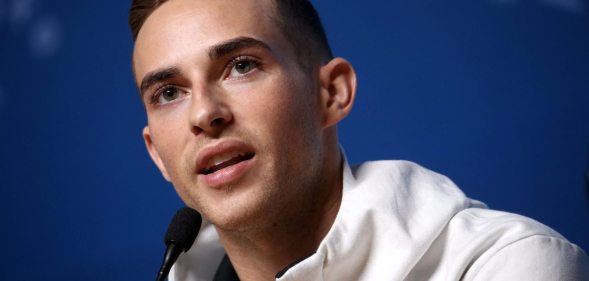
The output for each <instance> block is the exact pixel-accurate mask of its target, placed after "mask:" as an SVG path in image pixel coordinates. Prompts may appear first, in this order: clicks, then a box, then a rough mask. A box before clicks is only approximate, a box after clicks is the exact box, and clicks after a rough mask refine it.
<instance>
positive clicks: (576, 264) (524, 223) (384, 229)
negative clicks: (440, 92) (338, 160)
mask: <svg viewBox="0 0 589 281" xmlns="http://www.w3.org/2000/svg"><path fill="white" fill-rule="evenodd" d="M343 173H344V174H343V189H344V192H343V198H342V203H341V206H340V210H339V212H338V214H337V217H336V219H335V222H334V224H333V226H332V227H331V229H330V231H329V232H328V234H327V235H326V236H325V238H324V239H323V241H322V242H321V244H320V245H319V247H318V249H317V251H316V253H315V254H313V255H311V256H310V257H308V258H306V259H304V260H302V261H301V262H299V263H297V264H295V265H294V266H292V267H290V268H289V269H288V270H287V271H286V273H284V274H283V275H282V276H280V277H279V278H277V279H276V280H279V281H287V280H288V281H291V280H293V281H294V280H299V281H302V280H305V281H306V280H309V281H311V280H317V281H320V280H326V281H327V280H329V281H379V280H411V281H413V280H415V281H425V280H444V281H450V280H465V281H466V280H515V281H520V280H535V281H538V280H551V281H552V280H558V281H568V280H571V281H572V280H589V261H588V259H587V256H586V254H585V253H584V252H583V250H581V249H580V248H579V247H578V246H576V245H574V244H572V243H570V242H568V241H567V240H566V239H565V238H563V237H562V236H561V235H559V234H558V233H556V232H555V231H554V230H552V229H550V228H548V227H546V226H544V225H542V224H540V223H538V222H536V221H534V220H532V219H529V218H526V217H523V216H519V215H515V214H511V213H505V212H499V211H493V210H489V209H487V208H486V206H485V205H484V204H483V203H481V202H478V201H475V200H472V199H469V198H467V197H466V196H465V195H464V194H463V193H462V192H461V191H460V189H458V187H456V185H454V183H453V182H452V181H450V180H449V179H448V178H446V177H445V176H442V175H440V174H437V173H434V172H432V171H429V170H427V169H424V168H423V167H420V166H418V165H416V164H414V163H411V162H406V161H375V162H366V163H363V164H361V165H358V166H355V167H350V166H349V165H348V164H347V162H346V163H345V164H344V169H343ZM223 255H224V251H223V248H222V246H221V245H220V243H219V241H218V237H217V235H216V233H215V230H214V228H213V227H212V226H211V225H205V226H203V229H202V231H201V234H200V235H199V237H198V239H197V242H196V243H195V246H193V247H192V249H191V250H190V251H189V252H188V253H186V254H185V255H184V256H182V257H181V258H180V259H179V260H178V262H177V264H176V265H175V266H174V268H173V269H172V271H171V274H170V281H204V280H206V281H209V280H213V276H214V273H215V271H216V269H217V267H218V265H219V262H220V261H221V258H222V257H223Z"/></svg>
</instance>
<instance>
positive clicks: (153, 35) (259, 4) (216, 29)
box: [133, 0, 289, 78]
mask: <svg viewBox="0 0 589 281" xmlns="http://www.w3.org/2000/svg"><path fill="white" fill-rule="evenodd" d="M272 16H273V7H272V4H271V3H270V1H269V0H238V1H236V0H171V1H168V2H166V3H164V4H163V5H162V6H160V7H159V8H157V9H156V10H155V11H154V12H153V13H152V14H151V15H150V16H149V17H148V18H147V19H146V21H145V23H144V24H143V26H142V28H141V30H140V31H139V34H138V36H137V40H136V42H135V49H134V52H133V60H134V68H135V71H136V76H137V77H136V78H139V77H141V73H145V72H147V71H149V69H152V68H157V67H165V66H167V65H170V64H173V63H174V61H178V60H180V59H186V58H187V57H186V56H191V57H194V56H198V55H199V54H200V55H203V54H204V53H206V51H207V49H208V48H209V47H210V46H213V45H215V44H218V43H219V42H223V41H227V40H229V39H233V38H236V37H251V38H256V39H259V40H261V41H264V42H266V43H267V44H268V45H271V46H272V47H273V48H288V47H289V46H288V44H286V40H284V36H283V35H282V34H281V32H280V31H279V29H278V28H277V25H276V23H275V21H273V20H272Z"/></svg>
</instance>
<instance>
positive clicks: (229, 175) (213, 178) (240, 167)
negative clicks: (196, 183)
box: [199, 156, 256, 188]
mask: <svg viewBox="0 0 589 281" xmlns="http://www.w3.org/2000/svg"><path fill="white" fill-rule="evenodd" d="M255 158H256V157H255V156H254V158H252V159H248V160H245V161H241V162H239V163H237V164H235V165H231V166H229V167H225V168H223V169H221V170H219V171H216V172H214V173H212V174H208V175H202V174H201V175H199V177H200V178H201V179H202V180H203V181H204V182H205V184H206V185H207V186H210V187H213V188H217V187H221V186H223V185H227V184H230V183H233V182H235V181H236V180H238V179H239V178H240V177H242V176H243V174H245V172H247V170H249V169H250V167H251V166H252V165H253V163H254V159H255Z"/></svg>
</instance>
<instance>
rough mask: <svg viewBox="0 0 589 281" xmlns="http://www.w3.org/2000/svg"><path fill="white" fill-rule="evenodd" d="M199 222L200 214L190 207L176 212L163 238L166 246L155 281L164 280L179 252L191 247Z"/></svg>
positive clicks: (200, 219) (200, 221) (198, 229)
mask: <svg viewBox="0 0 589 281" xmlns="http://www.w3.org/2000/svg"><path fill="white" fill-rule="evenodd" d="M201 223H202V218H201V216H200V214H199V213H198V212H197V211H195V210H193V209H191V208H188V207H184V208H181V209H180V210H178V211H177V212H176V215H175V216H174V218H173V219H172V222H170V225H169V226H168V232H166V237H165V238H164V243H166V247H167V248H166V253H165V254H164V260H163V262H162V266H161V267H160V271H159V273H158V274H157V279H156V281H164V279H166V277H168V273H169V272H170V269H171V268H172V265H173V264H174V263H175V262H176V260H177V259H178V257H179V256H180V254H182V253H183V252H187V251H188V250H189V249H190V247H192V244H193V243H194V240H195V239H196V236H197V235H198V232H199V231H200V224H201Z"/></svg>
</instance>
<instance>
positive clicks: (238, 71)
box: [228, 57, 260, 78]
mask: <svg viewBox="0 0 589 281" xmlns="http://www.w3.org/2000/svg"><path fill="white" fill-rule="evenodd" d="M229 67H230V71H229V75H228V78H240V77H243V76H245V75H247V74H249V73H250V72H252V71H255V70H256V69H258V68H259V67H260V64H259V63H258V61H256V60H255V59H253V58H250V57H238V58H236V59H234V60H232V61H231V62H230V63H229Z"/></svg>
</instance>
